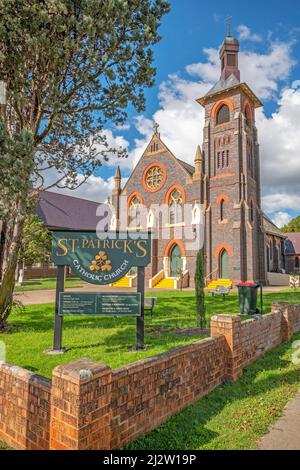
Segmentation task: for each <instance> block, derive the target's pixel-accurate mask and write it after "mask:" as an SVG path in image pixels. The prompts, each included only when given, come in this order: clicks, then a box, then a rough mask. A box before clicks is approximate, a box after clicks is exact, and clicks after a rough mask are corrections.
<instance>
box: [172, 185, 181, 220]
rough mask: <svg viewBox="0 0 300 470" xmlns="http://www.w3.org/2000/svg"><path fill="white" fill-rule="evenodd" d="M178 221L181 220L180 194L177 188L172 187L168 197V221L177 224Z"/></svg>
mask: <svg viewBox="0 0 300 470" xmlns="http://www.w3.org/2000/svg"><path fill="white" fill-rule="evenodd" d="M180 222H183V201H182V194H181V192H180V191H178V189H174V190H173V191H172V192H171V194H170V197H169V223H170V224H179V223H180Z"/></svg>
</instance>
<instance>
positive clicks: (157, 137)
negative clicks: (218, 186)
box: [123, 132, 195, 191]
mask: <svg viewBox="0 0 300 470" xmlns="http://www.w3.org/2000/svg"><path fill="white" fill-rule="evenodd" d="M153 143H158V144H159V150H158V151H154V152H153V161H155V158H156V156H158V155H159V154H161V153H162V152H167V153H168V154H169V155H170V156H171V158H172V159H174V162H176V163H178V164H179V165H180V166H181V168H182V169H183V170H184V172H185V173H186V175H187V176H188V177H191V176H193V174H194V172H195V168H194V167H193V165H190V164H189V163H187V162H185V161H183V160H180V159H179V158H177V157H176V156H175V155H174V153H173V152H172V151H171V150H170V149H169V148H168V147H167V145H166V144H165V143H164V142H163V141H162V139H161V137H160V134H159V133H158V132H156V133H154V134H153V136H152V138H151V140H150V142H149V143H148V144H147V147H146V149H145V151H144V152H143V154H142V156H141V158H140V159H139V161H138V163H137V164H136V166H135V167H134V169H133V171H132V173H131V175H130V177H129V178H128V180H127V182H126V184H125V186H124V188H123V191H125V189H126V186H127V184H128V183H129V181H130V179H131V178H132V177H133V175H134V173H135V171H136V168H137V167H138V165H139V162H140V161H141V160H142V158H143V157H144V156H147V157H149V156H151V155H152V152H151V151H149V150H148V149H149V148H150V147H151V145H152V144H153Z"/></svg>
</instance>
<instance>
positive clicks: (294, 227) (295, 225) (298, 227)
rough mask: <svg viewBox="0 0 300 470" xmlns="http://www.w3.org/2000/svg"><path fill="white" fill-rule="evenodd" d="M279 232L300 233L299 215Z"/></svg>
mask: <svg viewBox="0 0 300 470" xmlns="http://www.w3.org/2000/svg"><path fill="white" fill-rule="evenodd" d="M281 231H282V232H284V233H289V232H300V215H298V217H295V218H294V219H293V220H291V221H290V222H289V223H288V224H287V225H285V226H284V227H283V228H282V229H281Z"/></svg>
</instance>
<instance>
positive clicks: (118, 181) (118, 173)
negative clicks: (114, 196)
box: [115, 165, 122, 191]
mask: <svg viewBox="0 0 300 470" xmlns="http://www.w3.org/2000/svg"><path fill="white" fill-rule="evenodd" d="M121 178H122V177H121V171H120V167H119V165H118V166H117V170H116V174H115V190H117V191H119V190H120V189H121Z"/></svg>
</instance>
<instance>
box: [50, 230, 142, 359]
mask: <svg viewBox="0 0 300 470" xmlns="http://www.w3.org/2000/svg"><path fill="white" fill-rule="evenodd" d="M51 257H52V260H53V262H54V263H55V264H56V265H57V267H58V273H57V284H56V304H55V321H54V340H53V350H51V351H48V352H49V354H61V353H63V352H65V349H64V348H63V347H62V328H63V317H64V315H114V316H124V315H131V316H136V349H144V299H145V266H147V265H148V264H149V263H150V260H151V234H150V233H148V232H147V233H141V232H138V233H134V234H130V235H129V234H128V233H127V232H124V233H121V232H118V233H115V232H114V233H112V234H110V233H109V232H105V233H96V232H73V231H69V232H68V231H65V232H59V231H58V232H53V237H52V254H51ZM66 266H70V267H71V269H72V271H73V273H74V274H76V275H78V276H79V277H80V278H81V279H83V280H84V281H86V282H88V283H90V284H95V285H107V284H112V283H114V282H116V281H118V280H119V279H121V278H122V277H124V276H125V275H126V274H127V273H128V272H129V271H130V269H131V268H133V267H137V268H138V271H137V293H138V294H139V295H137V294H132V295H129V294H127V296H128V297H126V294H123V293H120V292H118V293H115V292H111V293H105V294H104V293H103V294H101V293H99V294H97V293H86V294H85V293H78V292H77V293H76V292H72V293H64V284H65V269H66Z"/></svg>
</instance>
